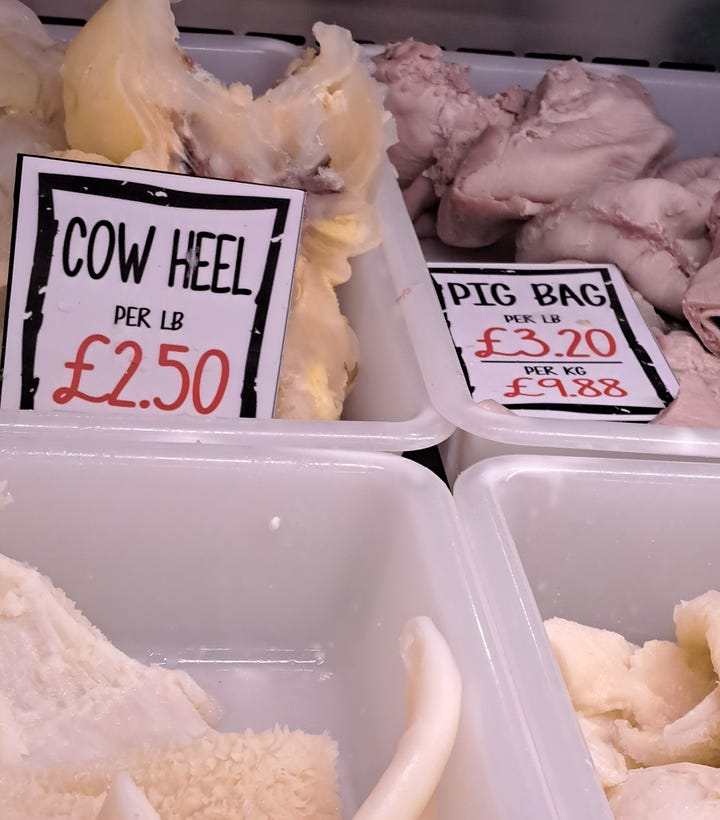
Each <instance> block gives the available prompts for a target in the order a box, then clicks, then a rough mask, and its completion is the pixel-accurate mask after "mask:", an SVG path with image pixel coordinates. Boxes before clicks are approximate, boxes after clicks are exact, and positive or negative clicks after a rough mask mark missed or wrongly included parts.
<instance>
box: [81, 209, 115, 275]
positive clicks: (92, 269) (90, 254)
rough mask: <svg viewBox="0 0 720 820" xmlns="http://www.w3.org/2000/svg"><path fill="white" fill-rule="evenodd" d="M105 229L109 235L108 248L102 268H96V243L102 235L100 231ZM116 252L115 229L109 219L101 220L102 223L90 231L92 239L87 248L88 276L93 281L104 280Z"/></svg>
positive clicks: (98, 223)
mask: <svg viewBox="0 0 720 820" xmlns="http://www.w3.org/2000/svg"><path fill="white" fill-rule="evenodd" d="M101 228H104V229H105V232H106V234H107V247H106V248H105V258H104V259H103V261H102V264H101V265H100V267H99V268H98V267H96V266H95V242H96V241H97V239H98V235H99V234H100V229H101ZM114 250H115V228H114V227H113V225H112V223H111V222H108V221H107V219H101V220H100V222H97V223H96V224H95V225H93V229H92V230H91V231H90V238H89V239H88V248H87V266H88V274H89V275H90V278H91V279H102V278H103V276H105V274H106V273H107V272H108V268H109V267H110V263H111V262H112V255H113V251H114Z"/></svg>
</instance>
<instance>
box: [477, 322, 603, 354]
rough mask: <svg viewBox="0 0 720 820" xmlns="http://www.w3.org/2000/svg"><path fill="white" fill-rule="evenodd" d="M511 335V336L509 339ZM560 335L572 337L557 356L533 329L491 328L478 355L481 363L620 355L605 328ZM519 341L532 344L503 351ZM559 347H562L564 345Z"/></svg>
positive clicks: (482, 338)
mask: <svg viewBox="0 0 720 820" xmlns="http://www.w3.org/2000/svg"><path fill="white" fill-rule="evenodd" d="M508 334H510V335H509V336H508ZM557 335H558V336H568V337H570V340H569V343H568V345H567V347H566V348H565V350H562V349H561V350H556V351H555V352H554V353H553V352H552V350H553V345H551V344H548V343H547V342H546V341H544V340H543V339H540V338H538V335H537V333H536V331H534V330H532V329H531V328H527V327H515V328H507V327H489V328H487V330H485V332H484V333H483V335H482V337H481V338H480V339H476V341H477V342H478V344H479V345H480V347H479V348H478V349H477V350H476V351H475V355H476V356H477V357H478V358H479V359H487V358H489V357H490V356H506V357H507V358H510V359H519V358H523V357H528V358H542V357H543V356H558V355H559V356H567V358H569V359H589V358H591V357H592V356H597V357H599V358H601V359H609V358H612V357H613V356H614V355H615V354H616V353H617V344H616V342H615V339H614V338H613V335H612V333H609V332H608V331H607V330H603V329H602V328H598V327H593V328H589V329H588V330H586V331H584V332H583V333H581V332H580V331H578V330H575V329H574V328H563V329H562V330H558V331H557ZM518 338H519V339H520V340H522V341H523V342H529V344H527V345H523V346H521V347H518V348H517V349H516V350H513V349H511V350H502V348H503V347H504V344H505V342H507V341H509V340H512V339H518ZM583 344H584V345H585V350H586V351H587V352H583V350H582V347H581V346H582V345H583ZM559 346H560V347H562V345H559ZM579 348H580V349H579Z"/></svg>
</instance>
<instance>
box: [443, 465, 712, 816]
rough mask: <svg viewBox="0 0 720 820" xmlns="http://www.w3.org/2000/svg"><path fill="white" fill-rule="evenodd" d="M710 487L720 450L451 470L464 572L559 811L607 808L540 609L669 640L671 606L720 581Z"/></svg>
mask: <svg viewBox="0 0 720 820" xmlns="http://www.w3.org/2000/svg"><path fill="white" fill-rule="evenodd" d="M719 493H720V465H716V464H701V463H681V462H659V461H652V462H649V461H637V460H624V459H612V460H609V459H590V458H547V457H543V456H505V457H502V458H496V459H490V460H486V461H484V462H483V463H481V464H476V465H475V466H473V467H471V468H469V469H468V470H466V471H465V472H464V473H463V474H462V475H461V476H460V478H458V480H457V482H456V484H455V488H454V495H455V500H456V504H457V507H458V511H459V513H460V516H461V518H462V519H463V522H464V525H465V529H466V533H467V535H468V538H469V539H470V542H471V544H472V546H473V549H474V554H475V560H476V564H475V566H476V569H475V572H474V575H473V580H474V583H476V584H477V587H478V589H479V590H480V594H481V595H482V596H483V597H484V598H485V599H486V600H487V601H488V603H489V606H490V609H491V611H492V612H493V613H494V616H495V626H496V629H497V632H498V636H499V640H500V641H502V645H503V650H504V653H505V656H506V658H507V662H508V664H509V666H510V668H511V674H512V676H513V679H514V680H515V681H516V684H517V687H518V690H519V693H520V698H521V701H522V703H523V707H524V713H525V719H526V721H527V724H528V726H529V728H530V732H531V734H532V736H533V739H534V743H535V745H536V748H537V750H538V753H539V755H540V757H541V760H542V764H543V767H544V769H545V774H546V777H547V780H548V782H549V784H550V787H551V789H552V793H553V798H554V800H555V801H556V802H558V803H559V804H560V805H562V806H563V807H564V810H566V812H567V813H565V814H563V815H562V816H563V817H567V818H582V820H610V818H611V817H612V815H611V814H610V810H609V807H608V805H607V801H606V800H605V797H604V795H603V793H602V790H601V789H600V786H599V784H598V783H597V781H596V779H595V776H594V772H593V770H592V763H591V760H590V757H589V754H588V752H587V750H586V748H585V745H584V742H583V739H582V736H581V734H580V731H579V728H578V726H577V722H576V720H575V716H574V713H573V709H572V705H571V703H570V699H569V697H568V695H567V692H566V690H565V686H564V684H563V681H562V678H561V676H560V672H559V670H558V668H557V666H556V664H555V662H554V659H553V656H552V652H551V649H550V645H549V642H548V640H547V638H546V635H545V630H544V627H543V624H542V621H543V620H544V619H546V618H551V617H554V616H559V617H563V618H568V619H571V620H575V621H578V622H581V623H584V624H588V625H590V626H596V627H602V628H606V629H611V630H614V631H617V632H620V633H622V634H623V635H625V636H626V637H627V638H628V639H629V640H631V641H633V642H643V641H644V640H648V639H651V638H661V639H670V640H672V639H673V637H674V633H673V623H672V613H673V607H674V606H675V605H676V604H677V603H679V602H680V601H681V600H683V599H684V600H687V599H689V598H692V597H694V596H696V595H699V594H701V593H703V592H706V591H707V590H708V589H711V588H715V589H718V588H720V556H719V555H718V550H717V522H718V516H717V499H718V494H719Z"/></svg>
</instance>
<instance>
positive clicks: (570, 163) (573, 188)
mask: <svg viewBox="0 0 720 820" xmlns="http://www.w3.org/2000/svg"><path fill="white" fill-rule="evenodd" d="M673 145H674V132H673V130H672V129H671V128H670V127H669V126H667V125H665V124H664V123H662V122H661V121H660V120H659V119H658V118H657V116H656V114H655V111H654V109H653V106H652V102H651V100H650V97H649V95H648V94H647V92H646V91H645V89H644V88H643V87H642V86H641V85H640V84H639V83H638V82H636V81H635V80H633V79H631V78H629V77H623V76H620V77H613V78H602V77H599V76H596V75H594V74H589V73H587V72H585V71H584V70H583V69H582V67H581V66H580V65H579V63H577V62H576V61H574V60H571V61H568V62H566V63H562V64H561V65H559V66H557V67H554V68H551V69H550V70H549V71H548V72H547V73H546V74H545V76H544V78H543V79H542V81H541V82H540V84H539V85H538V87H537V88H536V89H535V91H534V92H533V93H532V94H531V95H530V97H529V99H528V101H527V104H526V106H525V108H524V110H523V111H522V113H521V114H520V116H519V118H518V120H517V122H516V123H515V125H514V126H513V127H512V128H511V129H510V130H508V129H503V128H499V127H495V126H491V127H489V128H488V129H487V130H486V131H485V132H484V133H483V135H482V136H481V137H480V139H479V140H478V141H477V142H476V143H475V144H474V145H473V146H472V147H471V148H470V150H469V151H468V153H467V154H466V156H465V158H464V160H463V161H462V163H461V164H460V166H459V168H458V170H457V173H456V175H455V180H454V182H453V185H452V188H451V189H450V190H449V191H448V193H447V194H446V196H444V197H443V199H442V201H441V203H440V209H439V211H438V235H439V236H440V238H441V239H442V240H443V241H444V242H447V243H448V244H450V245H458V246H461V247H483V246H486V245H490V244H492V243H493V242H495V241H497V240H498V239H500V238H501V237H502V236H503V235H504V234H506V233H508V232H510V231H512V230H513V229H514V228H515V227H516V226H517V224H518V222H519V221H522V220H525V219H527V218H528V217H531V216H534V215H535V214H538V213H540V212H542V211H543V209H544V208H545V207H547V206H548V205H551V204H552V203H554V202H557V201H558V200H559V199H563V198H568V197H572V196H574V195H576V194H578V193H580V192H581V191H582V190H584V189H586V188H588V187H589V186H594V185H595V184H597V181H598V180H604V181H605V182H625V181H628V180H633V179H636V178H638V177H641V176H645V175H648V174H650V173H652V172H653V171H654V169H655V167H656V166H657V165H658V164H659V162H660V161H661V160H662V159H663V158H664V157H665V156H666V155H667V154H669V152H670V151H671V150H672V148H673ZM606 261H607V260H606Z"/></svg>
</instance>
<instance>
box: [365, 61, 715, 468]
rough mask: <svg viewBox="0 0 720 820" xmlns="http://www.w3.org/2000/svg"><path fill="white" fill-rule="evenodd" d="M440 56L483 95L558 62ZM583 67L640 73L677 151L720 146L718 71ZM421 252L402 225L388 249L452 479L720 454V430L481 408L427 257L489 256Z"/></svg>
mask: <svg viewBox="0 0 720 820" xmlns="http://www.w3.org/2000/svg"><path fill="white" fill-rule="evenodd" d="M372 51H373V53H376V52H377V51H378V49H377V48H373V49H372ZM444 59H446V60H448V61H453V62H457V63H461V64H463V65H467V66H469V68H470V74H469V80H470V83H471V85H472V86H473V87H474V88H475V89H476V90H477V91H478V92H479V93H482V94H492V93H495V92H497V91H500V90H502V89H504V88H506V87H507V86H509V85H511V84H513V83H518V84H520V85H522V86H524V87H526V88H533V87H534V86H535V85H536V84H537V82H538V80H539V79H540V77H541V76H542V74H543V73H544V72H545V71H546V70H547V68H549V67H550V66H552V65H557V63H553V62H548V61H545V60H530V59H520V58H514V57H491V56H485V55H479V54H466V53H453V52H447V53H446V54H444ZM585 68H586V69H587V70H589V71H593V72H596V73H598V74H602V75H606V76H607V75H614V74H629V75H631V76H633V77H635V78H637V79H638V80H639V81H640V82H642V83H643V84H644V85H645V87H646V88H647V90H648V91H649V92H650V94H651V96H652V98H653V100H654V102H655V105H656V108H657V111H658V114H659V116H660V117H661V118H663V119H664V120H666V121H667V122H669V123H670V124H671V125H673V126H674V127H675V129H676V130H677V134H678V151H677V156H678V158H685V157H690V156H702V155H706V154H712V153H715V152H717V151H718V150H720V138H719V137H718V134H719V133H720V111H718V110H717V106H713V105H712V104H709V101H711V100H713V99H715V97H717V95H718V94H720V77H718V75H717V74H704V73H700V72H692V71H674V70H665V69H662V70H660V69H649V68H630V67H627V66H615V65H613V66H608V65H587V66H585ZM400 206H401V202H400V200H399V194H398V193H397V192H396V191H393V192H392V194H391V195H390V196H389V197H388V198H387V199H386V200H385V201H384V202H383V205H382V207H383V213H384V214H385V216H386V218H390V216H391V215H392V214H395V213H396V211H397V209H399V208H400ZM423 251H424V258H423V255H422V254H421V253H420V252H419V251H418V249H417V246H416V245H415V244H414V243H413V242H412V241H411V240H410V239H409V238H408V237H407V231H406V230H403V231H402V232H399V233H398V235H397V236H396V237H395V238H394V241H393V243H392V245H389V246H388V249H387V252H388V254H389V256H390V259H391V264H390V266H391V269H392V271H393V278H394V280H395V284H396V288H397V291H398V294H399V295H400V296H401V297H402V298H401V304H402V306H403V310H404V312H405V316H406V318H407V321H408V326H409V328H410V333H411V335H412V340H413V347H414V349H415V352H416V354H417V357H418V361H419V362H420V367H421V369H422V372H423V376H424V379H425V384H426V386H427V389H428V392H429V394H430V398H431V400H432V402H433V404H434V405H435V407H436V408H437V409H438V410H439V411H440V413H441V414H442V415H443V416H444V417H445V418H446V419H448V420H449V421H451V422H452V423H453V424H454V425H455V427H456V428H457V430H456V432H455V433H454V434H453V436H452V437H451V438H450V439H449V440H448V441H447V442H446V443H445V444H444V445H442V447H441V453H442V455H443V461H444V465H445V470H446V472H447V475H448V478H449V480H450V481H451V483H452V481H454V479H455V477H456V476H457V475H458V474H459V473H460V472H461V471H462V470H463V469H465V468H466V467H468V466H469V465H471V464H474V463H475V462H476V461H479V460H480V459H482V458H487V457H488V456H493V455H500V454H506V453H532V452H538V451H545V452H547V453H548V454H550V453H555V454H557V453H566V454H572V453H580V454H589V453H590V452H592V451H598V450H599V451H605V452H607V453H608V454H614V455H628V454H635V453H636V454H643V455H644V456H648V457H655V458H657V457H661V458H662V457H690V458H710V459H720V430H695V429H689V428H679V427H666V426H664V425H656V424H649V425H648V424H633V423H630V422H609V421H588V420H583V419H578V420H576V421H575V420H573V421H571V422H568V421H564V420H559V419H543V418H531V417H520V416H516V415H504V414H500V413H494V412H491V411H489V410H486V409H482V408H480V407H478V406H477V405H476V404H475V402H474V401H473V399H472V397H471V395H470V393H469V391H468V388H467V384H466V382H465V378H464V376H463V373H462V370H461V368H460V364H459V362H458V358H457V355H456V353H455V350H454V347H453V343H452V340H451V338H450V334H449V332H448V329H447V325H446V323H445V320H444V318H443V315H442V312H441V309H440V306H439V304H438V300H437V297H436V295H435V292H434V288H433V285H432V282H431V280H430V277H429V275H428V274H427V272H426V270H425V269H424V262H425V261H432V262H444V261H451V260H452V261H465V262H468V261H487V259H488V257H487V256H483V251H482V250H475V251H471V250H466V249H461V248H448V247H444V246H442V245H441V244H440V243H439V242H423ZM400 260H403V261H404V264H403V265H400V264H399V261H400ZM493 261H508V262H509V261H511V260H499V259H493Z"/></svg>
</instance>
